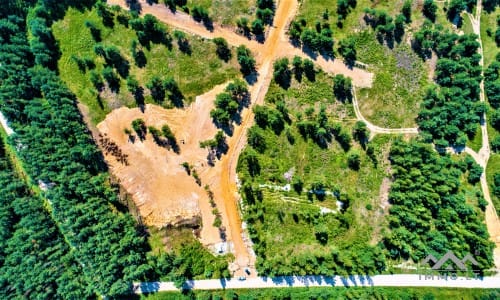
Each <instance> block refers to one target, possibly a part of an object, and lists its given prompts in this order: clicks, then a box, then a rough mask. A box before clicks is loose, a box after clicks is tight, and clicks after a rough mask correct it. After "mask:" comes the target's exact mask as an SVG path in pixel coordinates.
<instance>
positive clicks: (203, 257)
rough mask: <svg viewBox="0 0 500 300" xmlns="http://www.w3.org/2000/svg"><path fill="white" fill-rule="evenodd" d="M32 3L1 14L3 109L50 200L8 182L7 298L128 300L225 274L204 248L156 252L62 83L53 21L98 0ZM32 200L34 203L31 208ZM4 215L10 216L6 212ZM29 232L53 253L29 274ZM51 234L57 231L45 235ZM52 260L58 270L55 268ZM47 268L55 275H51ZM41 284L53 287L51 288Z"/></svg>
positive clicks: (32, 177)
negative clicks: (144, 284)
mask: <svg viewBox="0 0 500 300" xmlns="http://www.w3.org/2000/svg"><path fill="white" fill-rule="evenodd" d="M32 5H34V6H33V7H31V8H30V7H28V6H26V5H25V4H19V3H18V2H17V1H10V2H9V5H8V6H7V7H6V8H9V9H8V10H4V9H3V8H4V7H2V10H1V11H0V17H2V20H1V21H0V29H1V30H0V32H1V34H0V39H1V41H2V43H1V45H0V64H1V66H2V67H1V68H0V82H1V83H2V84H1V86H0V108H1V110H2V112H3V113H4V115H5V116H6V117H7V119H8V120H9V122H10V125H11V126H12V128H13V129H14V131H15V134H14V135H12V136H10V137H9V138H8V143H9V144H10V147H12V148H14V149H15V152H16V154H17V155H18V156H19V159H20V162H22V165H23V168H24V169H25V171H26V173H27V176H28V178H29V181H30V182H34V183H35V184H38V185H40V187H43V188H42V189H41V192H40V193H41V197H43V199H46V201H42V200H41V199H38V198H37V197H35V196H32V195H31V193H30V192H29V191H28V190H29V189H32V188H34V189H38V187H29V188H28V187H22V186H19V187H18V186H17V183H16V181H14V183H16V184H13V185H5V186H6V189H7V190H6V191H7V192H9V191H10V190H12V192H11V194H9V197H10V198H6V199H5V201H9V199H10V201H12V199H17V198H19V199H17V200H16V201H14V202H13V203H12V204H11V205H10V206H6V207H5V209H6V211H7V212H11V215H12V216H11V219H10V220H9V219H6V222H4V223H2V224H5V225H6V226H7V227H8V228H12V229H11V230H10V231H12V238H9V235H10V233H9V232H10V231H6V232H5V235H6V239H5V241H6V242H7V246H6V248H5V250H2V251H3V252H2V261H0V268H3V269H2V270H5V273H4V274H6V275H8V277H5V278H4V277H2V279H1V280H2V281H1V284H2V286H5V287H6V289H5V290H4V292H5V293H8V294H7V295H9V296H13V297H14V296H16V297H20V296H21V295H27V293H30V292H32V293H35V290H36V289H35V288H34V286H36V288H37V289H43V291H38V290H36V291H37V292H40V293H47V294H46V295H47V296H40V297H38V298H56V294H57V297H62V298H77V299H83V298H87V297H93V296H95V295H106V296H116V295H122V294H126V293H129V292H130V291H131V287H132V282H133V281H148V280H156V279H159V278H162V279H163V280H174V281H176V282H177V283H178V284H179V285H180V284H182V282H184V280H186V279H189V278H194V277H196V278H199V277H201V278H212V277H216V278H220V277H227V276H228V273H227V272H228V271H227V262H226V260H225V258H223V259H219V258H215V257H214V256H213V255H212V254H210V253H209V252H208V251H207V250H205V249H204V248H203V247H201V244H199V243H193V242H186V243H185V244H183V245H181V250H179V251H176V252H171V253H161V254H158V255H156V254H155V255H152V254H151V252H150V248H149V245H148V244H147V243H146V238H147V233H146V231H145V230H144V228H142V227H141V226H139V225H138V224H137V223H136V221H135V220H134V219H133V218H132V217H131V216H130V215H129V214H128V212H127V209H126V208H125V207H124V206H123V205H121V204H120V202H119V201H118V198H117V191H116V187H115V186H114V185H113V184H112V183H111V182H110V180H109V177H108V174H107V167H106V164H105V163H104V160H103V157H102V154H101V152H100V151H99V149H98V148H97V146H96V145H95V143H94V141H93V140H92V138H91V135H90V133H89V131H88V129H87V128H86V127H85V124H84V122H83V120H82V116H81V114H80V112H79V110H78V108H77V105H76V104H77V100H76V97H75V96H74V95H73V94H72V93H71V92H70V91H69V90H68V88H67V87H66V86H65V85H64V83H63V82H62V81H61V80H60V79H59V77H58V74H57V63H58V61H57V60H58V57H59V56H60V53H59V49H58V48H57V43H56V42H55V41H54V37H53V35H52V32H51V24H52V22H54V21H55V20H57V19H60V18H62V17H63V16H64V13H65V11H66V10H67V8H68V7H70V6H73V7H75V8H76V9H87V8H90V7H92V5H94V1H86V2H75V1H64V2H59V3H57V4H56V3H54V2H53V1H42V0H41V1H38V2H36V3H32ZM95 5H96V6H97V7H98V8H99V7H101V8H100V9H101V12H102V13H101V18H103V21H105V20H106V17H109V15H108V14H107V12H109V11H108V9H107V8H106V7H105V6H104V7H103V6H102V5H104V4H103V3H101V2H97V3H96V4H95ZM28 8H29V9H30V11H29V13H28ZM12 13H16V14H15V15H10V14H12ZM111 52H112V51H111ZM115 67H116V66H115ZM116 68H117V69H118V68H119V66H117V67H116ZM5 176H7V175H5ZM16 193H17V194H16ZM1 194H2V195H3V193H1ZM29 197H32V198H33V200H32V201H30V202H33V205H32V206H31V207H26V205H25V203H26V201H29V199H31V198H29ZM3 200H4V199H2V201H3ZM36 201H38V202H39V204H35V202H36ZM2 218H6V216H4V213H2ZM2 220H3V219H2ZM30 220H31V221H32V222H33V224H30V223H29V221H30ZM36 222H38V223H36ZM25 223H26V224H25ZM17 224H20V225H17ZM37 224H38V225H37ZM43 224H47V225H43ZM28 225H30V226H32V227H30V228H32V229H31V231H30V232H29V234H32V235H33V239H27V240H29V241H32V242H33V243H39V244H40V245H39V246H38V245H37V246H36V247H39V248H38V249H43V248H47V249H48V250H47V251H41V253H39V254H38V255H39V257H40V258H41V261H43V264H42V266H44V267H47V269H46V270H40V272H33V270H31V269H29V268H33V266H32V264H33V260H32V259H31V258H30V257H29V256H27V255H28V254H31V255H35V254H33V253H30V252H29V251H32V250H33V249H30V248H25V247H19V246H20V245H21V244H22V243H24V242H26V241H22V242H21V241H18V244H17V246H18V247H19V248H16V247H13V243H14V241H16V239H19V238H21V237H20V235H18V234H16V233H15V231H16V230H17V229H18V227H20V226H22V227H24V228H25V229H26V228H28ZM50 227H52V228H54V229H53V230H47V229H46V228H50ZM20 232H21V231H20ZM38 239H43V242H45V244H44V243H41V241H40V242H38ZM10 240H12V241H10ZM2 241H3V240H2ZM9 243H12V244H9ZM55 250H57V251H58V252H54V255H53V256H50V257H48V256H47V257H48V258H47V259H45V258H44V257H46V256H45V255H49V254H51V253H52V252H51V251H55ZM58 257H59V258H58ZM52 259H53V260H55V261H58V262H59V263H60V265H57V266H54V267H53V268H52V267H50V268H49V266H50V265H49V263H50V261H51V260H52ZM195 261H196V262H197V264H195V263H194V262H195ZM195 266H197V267H195ZM35 267H38V265H35ZM48 271H50V272H53V273H51V274H49V275H50V276H49V275H47V274H46V273H47V272H48ZM42 279H45V280H46V281H47V282H46V284H45V285H44V284H42V283H41V282H40V280H42ZM72 282H73V283H72ZM63 283H64V285H63ZM75 286H78V287H75ZM82 288H83V290H82ZM51 295H53V297H52V296H51ZM34 298H35V297H34Z"/></svg>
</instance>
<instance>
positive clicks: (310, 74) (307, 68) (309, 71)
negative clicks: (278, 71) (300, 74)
mask: <svg viewBox="0 0 500 300" xmlns="http://www.w3.org/2000/svg"><path fill="white" fill-rule="evenodd" d="M303 68H304V74H305V75H306V77H307V79H308V80H309V81H311V82H314V81H315V80H316V71H315V70H314V63H313V62H312V60H310V59H309V58H306V59H304V60H303Z"/></svg>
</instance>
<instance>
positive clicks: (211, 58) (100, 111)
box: [53, 8, 237, 124]
mask: <svg viewBox="0 0 500 300" xmlns="http://www.w3.org/2000/svg"><path fill="white" fill-rule="evenodd" d="M108 10H109V9H108ZM109 12H110V13H111V16H112V21H113V24H114V25H113V27H112V28H111V27H108V26H105V24H104V23H103V20H102V18H101V17H99V15H98V12H97V11H96V9H95V8H94V9H92V10H83V11H79V10H76V9H74V8H70V9H69V10H68V11H67V12H66V15H65V17H64V19H63V20H60V21H58V22H56V23H55V24H54V26H53V27H54V35H55V37H56V39H57V41H58V43H59V47H60V49H61V52H62V55H61V58H60V60H59V62H58V70H59V73H60V77H61V78H62V79H63V81H65V83H66V84H67V85H68V86H69V88H70V89H71V90H72V91H73V92H74V93H75V94H76V96H77V98H78V99H79V101H81V102H82V103H84V104H85V105H87V106H88V107H89V110H90V112H89V114H90V117H91V120H92V122H93V123H94V124H97V123H98V122H100V121H102V120H103V119H104V117H105V116H106V114H107V113H109V112H110V111H111V110H112V109H114V108H116V107H118V106H121V105H126V106H129V107H130V106H135V105H142V104H143V103H144V102H146V103H151V102H152V103H159V104H163V105H164V106H167V107H170V106H173V105H175V106H182V105H181V103H182V102H183V101H187V102H190V101H192V100H193V99H194V97H195V96H197V95H198V94H200V93H203V92H205V91H207V90H209V89H210V88H212V87H213V86H215V85H217V84H221V83H224V82H226V81H227V80H228V79H229V78H234V77H236V76H237V62H236V60H235V59H231V60H228V61H227V63H226V62H224V61H223V60H221V59H219V58H218V56H217V54H216V45H215V44H214V43H212V42H209V41H204V40H202V39H200V38H197V37H194V36H189V35H185V34H182V33H181V34H177V37H175V36H173V37H172V36H170V33H169V31H168V30H166V28H165V26H164V25H162V24H160V23H159V22H158V21H156V19H155V18H154V17H152V16H145V17H144V18H143V19H134V18H133V17H132V15H130V14H129V13H127V12H125V11H122V10H109ZM120 20H126V22H120ZM86 22H87V23H88V22H90V23H91V24H92V26H93V27H94V28H97V29H98V30H100V39H101V41H100V42H99V44H97V46H100V47H101V48H103V49H108V50H109V49H113V50H112V54H117V55H114V56H116V57H117V58H118V61H121V62H122V64H121V65H123V66H126V67H125V68H123V69H124V71H125V70H126V69H127V68H128V78H127V76H122V75H127V72H122V73H120V72H119V68H116V66H115V64H113V63H112V62H111V61H110V60H109V59H108V57H109V55H106V53H103V54H104V56H102V55H98V54H96V52H95V47H94V46H95V45H96V41H95V40H94V38H93V35H92V33H91V30H89V28H87V27H86V26H84V24H85V23H86ZM172 38H175V39H176V41H177V42H176V46H173V45H172V43H171V41H172ZM179 41H180V44H179ZM187 47H188V48H187ZM187 49H189V50H187ZM97 50H99V47H98V48H97ZM189 53H190V54H189ZM112 56H113V55H112ZM72 57H77V58H79V59H86V60H88V61H91V62H93V68H92V70H89V69H90V68H87V69H86V71H82V70H81V69H80V68H79V67H78V64H77V62H75V60H74V59H72ZM106 65H108V66H110V67H113V69H116V71H117V73H118V74H116V73H115V74H114V78H111V79H114V81H115V84H114V92H113V91H109V92H108V91H107V89H104V90H103V91H101V90H102V88H103V86H102V82H103V80H102V77H101V76H100V74H101V73H102V72H103V70H105V69H106V68H105V66H106ZM118 66H120V64H118ZM127 66H128V67H127ZM107 72H108V74H111V73H110V72H109V69H108V71H107ZM103 75H104V74H103ZM118 75H119V76H118ZM131 76H132V77H133V78H134V79H135V81H136V82H135V84H132V85H131V88H129V89H127V88H126V86H129V84H128V83H129V82H131V79H129V78H130V77H131ZM100 77H101V79H100ZM155 78H159V79H160V80H161V81H162V83H163V84H160V85H159V86H158V87H159V88H160V90H159V92H160V94H159V95H158V94H156V96H157V98H156V99H154V98H153V97H152V96H153V95H152V94H151V93H150V92H149V91H150V89H149V88H148V90H146V91H145V90H144V89H145V88H146V84H148V83H152V82H154V80H156V79H155ZM95 83H97V85H101V86H102V87H101V88H99V87H96V85H95ZM111 83H112V82H111ZM109 87H110V88H111V87H113V85H110V86H109ZM162 90H163V91H164V92H165V93H166V94H165V96H168V99H169V101H164V100H163V99H164V97H161V96H162V93H161V92H162ZM153 94H154V93H153Z"/></svg>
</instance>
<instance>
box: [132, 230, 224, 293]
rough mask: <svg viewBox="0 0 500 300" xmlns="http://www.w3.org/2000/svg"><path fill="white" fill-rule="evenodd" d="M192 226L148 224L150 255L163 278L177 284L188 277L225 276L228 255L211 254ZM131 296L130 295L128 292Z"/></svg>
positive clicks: (161, 278) (179, 284)
mask: <svg viewBox="0 0 500 300" xmlns="http://www.w3.org/2000/svg"><path fill="white" fill-rule="evenodd" d="M192 231H193V229H191V228H170V229H167V228H164V229H157V228H150V229H149V232H150V235H151V238H150V239H149V242H150V246H151V251H150V252H149V254H150V255H154V257H157V259H156V267H155V269H156V270H157V272H158V273H159V274H160V276H159V279H160V280H162V281H174V282H175V284H176V285H177V286H178V287H180V286H181V285H182V284H183V283H184V281H186V280H187V279H206V278H228V277H229V271H228V269H227V267H228V261H229V260H231V259H233V257H232V256H231V255H225V256H214V255H213V254H211V253H210V252H209V251H208V250H207V249H205V248H204V247H203V245H202V244H201V243H200V242H199V241H198V240H197V239H196V238H195V237H194V236H193V233H192ZM129 297H130V295H129Z"/></svg>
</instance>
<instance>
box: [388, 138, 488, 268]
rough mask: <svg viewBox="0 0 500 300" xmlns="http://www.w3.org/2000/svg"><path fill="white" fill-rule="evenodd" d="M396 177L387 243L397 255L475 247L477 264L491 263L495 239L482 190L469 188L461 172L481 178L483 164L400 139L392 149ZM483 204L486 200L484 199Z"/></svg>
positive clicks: (416, 255)
mask: <svg viewBox="0 0 500 300" xmlns="http://www.w3.org/2000/svg"><path fill="white" fill-rule="evenodd" d="M390 160H391V167H392V170H393V178H394V182H393V183H392V185H391V190H390V193H389V202H390V203H391V204H392V206H391V208H390V209H389V212H390V216H389V220H388V221H389V227H390V229H391V230H390V231H389V232H387V233H386V235H385V237H384V240H383V244H384V246H385V248H386V249H387V251H388V256H389V257H390V258H392V259H396V260H398V259H404V260H407V259H410V258H411V259H412V260H413V261H414V262H418V261H420V260H422V259H423V258H425V257H426V256H427V255H428V254H429V253H430V254H432V255H434V256H436V257H438V256H442V255H444V254H445V253H446V252H447V251H450V250H451V251H453V252H454V253H460V254H461V255H459V254H457V255H459V256H460V257H463V256H464V255H465V253H471V252H474V253H475V258H476V260H477V261H478V263H479V266H478V267H477V268H478V270H481V271H484V270H486V269H489V268H490V267H491V266H492V264H493V260H492V249H493V246H494V245H493V243H492V242H490V241H489V240H488V238H489V237H488V232H487V230H486V226H485V225H484V223H483V221H482V220H483V219H484V215H483V213H482V212H481V211H480V210H479V208H477V207H478V206H480V204H481V203H482V202H484V199H483V196H482V194H481V193H480V192H479V193H474V194H472V195H471V194H468V193H467V192H466V190H467V185H466V184H464V183H463V182H461V176H463V175H464V174H465V173H466V172H467V171H468V175H467V176H468V181H469V182H472V183H477V182H478V181H479V176H480V175H481V173H482V168H481V167H480V166H478V165H477V164H476V163H475V162H474V160H473V159H471V158H468V159H465V160H464V161H460V160H459V161H456V160H453V159H452V158H451V157H450V156H447V155H446V156H440V155H439V154H438V153H437V152H435V151H434V150H433V149H432V146H431V145H428V144H423V143H420V142H416V141H411V142H409V143H407V142H403V141H397V142H396V143H394V144H393V146H392V149H391V152H390ZM481 206H482V204H481Z"/></svg>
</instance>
